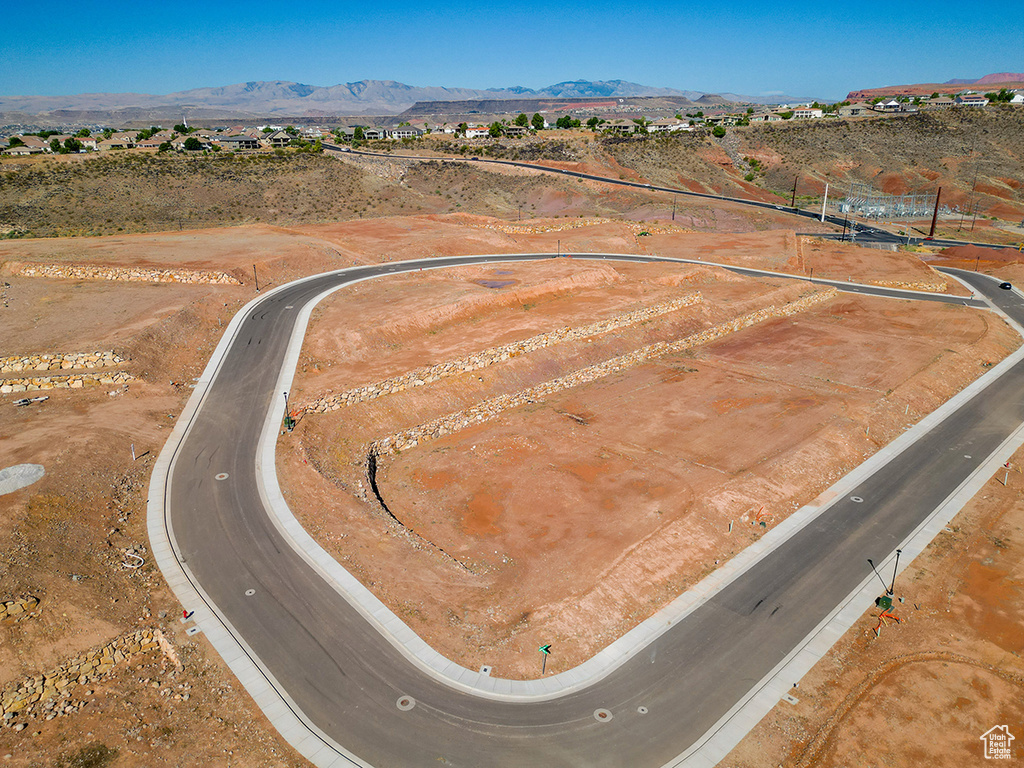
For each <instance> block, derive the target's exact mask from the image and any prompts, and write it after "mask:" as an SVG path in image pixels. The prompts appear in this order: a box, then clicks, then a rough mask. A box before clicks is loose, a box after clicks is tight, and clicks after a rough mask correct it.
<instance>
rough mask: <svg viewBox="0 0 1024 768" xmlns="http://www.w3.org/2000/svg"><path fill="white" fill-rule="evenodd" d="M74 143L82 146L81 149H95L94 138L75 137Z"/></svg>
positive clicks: (95, 142)
mask: <svg viewBox="0 0 1024 768" xmlns="http://www.w3.org/2000/svg"><path fill="white" fill-rule="evenodd" d="M75 141H77V142H78V143H79V144H81V145H82V149H90V150H92V149H96V144H97V141H96V137H95V136H76V137H75Z"/></svg>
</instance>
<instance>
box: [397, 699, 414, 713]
mask: <svg viewBox="0 0 1024 768" xmlns="http://www.w3.org/2000/svg"><path fill="white" fill-rule="evenodd" d="M395 706H396V707H398V708H399V709H400V710H402V711H403V712H408V711H409V710H410V709H412V708H413V707H415V706H416V699H414V698H413V697H412V696H401V697H399V699H398V701H396V702H395Z"/></svg>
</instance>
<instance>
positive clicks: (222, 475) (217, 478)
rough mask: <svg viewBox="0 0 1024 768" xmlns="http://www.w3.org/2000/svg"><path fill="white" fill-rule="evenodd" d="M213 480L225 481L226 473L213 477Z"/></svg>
mask: <svg viewBox="0 0 1024 768" xmlns="http://www.w3.org/2000/svg"><path fill="white" fill-rule="evenodd" d="M213 479H214V480H227V479H228V473H227V472H221V473H220V474H217V475H214V476H213Z"/></svg>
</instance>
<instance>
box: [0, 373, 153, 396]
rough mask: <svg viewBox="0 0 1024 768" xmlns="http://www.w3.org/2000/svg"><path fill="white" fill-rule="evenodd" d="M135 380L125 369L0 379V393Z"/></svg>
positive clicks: (77, 387) (89, 385) (81, 386)
mask: <svg viewBox="0 0 1024 768" xmlns="http://www.w3.org/2000/svg"><path fill="white" fill-rule="evenodd" d="M129 381H135V377H134V376H132V375H131V374H130V373H128V372H127V371H110V372H109V373H76V374H71V375H69V376H40V377H38V378H19V379H0V394H8V393H10V392H34V391H36V390H39V389H82V388H83V387H94V386H97V385H99V384H124V383H127V382H129Z"/></svg>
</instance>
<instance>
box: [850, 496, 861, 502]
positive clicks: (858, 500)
mask: <svg viewBox="0 0 1024 768" xmlns="http://www.w3.org/2000/svg"><path fill="white" fill-rule="evenodd" d="M850 501H852V502H853V503H854V504H860V503H861V502H863V501H864V499H862V498H861V497H860V496H851V497H850Z"/></svg>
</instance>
